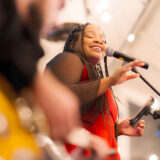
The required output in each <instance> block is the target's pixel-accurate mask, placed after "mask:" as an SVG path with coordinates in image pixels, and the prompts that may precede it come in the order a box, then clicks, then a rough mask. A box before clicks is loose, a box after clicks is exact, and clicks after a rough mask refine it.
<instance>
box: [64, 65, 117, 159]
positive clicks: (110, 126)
mask: <svg viewBox="0 0 160 160" xmlns="http://www.w3.org/2000/svg"><path fill="white" fill-rule="evenodd" d="M88 80H89V77H88V73H87V69H86V66H85V65H84V69H83V73H82V78H81V81H88ZM105 96H106V97H107V99H108V100H109V113H107V114H106V109H105V108H103V110H104V115H103V113H100V114H99V115H98V117H97V119H96V121H95V123H94V124H93V125H88V124H87V123H85V122H83V127H84V128H86V129H87V130H88V131H89V132H91V133H92V134H95V135H97V136H99V137H101V138H103V139H104V140H105V141H106V142H107V143H108V144H109V145H110V147H111V148H114V149H116V151H117V152H116V154H115V155H112V156H108V157H107V158H106V160H120V155H119V153H118V149H117V142H116V139H115V123H116V120H117V116H118V110H117V105H116V103H115V101H114V97H113V95H112V92H111V90H110V89H107V90H106V92H105ZM87 115H88V113H86V114H85V115H83V117H82V119H83V118H84V119H85V117H87ZM74 149H75V147H73V146H70V145H67V150H68V151H69V152H72V150H74Z"/></svg>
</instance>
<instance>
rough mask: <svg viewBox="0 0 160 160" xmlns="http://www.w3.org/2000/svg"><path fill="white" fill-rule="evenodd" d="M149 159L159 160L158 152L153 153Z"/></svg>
mask: <svg viewBox="0 0 160 160" xmlns="http://www.w3.org/2000/svg"><path fill="white" fill-rule="evenodd" d="M149 160H158V156H157V155H156V154H151V155H150V156H149Z"/></svg>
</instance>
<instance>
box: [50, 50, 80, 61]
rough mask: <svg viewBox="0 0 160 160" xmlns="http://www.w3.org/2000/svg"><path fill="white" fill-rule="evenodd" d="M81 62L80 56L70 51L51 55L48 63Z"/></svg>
mask: <svg viewBox="0 0 160 160" xmlns="http://www.w3.org/2000/svg"><path fill="white" fill-rule="evenodd" d="M60 62H63V63H64V62H65V63H80V64H81V63H82V62H81V59H80V57H79V56H78V55H77V54H76V53H72V52H63V53H59V54H57V55H56V56H55V57H53V58H52V59H51V60H50V61H49V63H48V64H50V63H60Z"/></svg>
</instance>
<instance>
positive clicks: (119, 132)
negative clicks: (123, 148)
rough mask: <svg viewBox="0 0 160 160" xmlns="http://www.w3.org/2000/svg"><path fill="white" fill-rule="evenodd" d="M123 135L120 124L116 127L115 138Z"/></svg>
mask: <svg viewBox="0 0 160 160" xmlns="http://www.w3.org/2000/svg"><path fill="white" fill-rule="evenodd" d="M121 135H123V132H122V127H121V124H118V125H117V136H121Z"/></svg>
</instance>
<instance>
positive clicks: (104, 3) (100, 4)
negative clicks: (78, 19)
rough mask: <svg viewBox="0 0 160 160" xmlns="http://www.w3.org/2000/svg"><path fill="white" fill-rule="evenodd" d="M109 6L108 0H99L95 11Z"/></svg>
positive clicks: (100, 10)
mask: <svg viewBox="0 0 160 160" xmlns="http://www.w3.org/2000/svg"><path fill="white" fill-rule="evenodd" d="M108 7H109V3H108V0H101V1H100V2H98V5H97V12H98V13H100V12H102V11H103V10H105V9H107V8H108Z"/></svg>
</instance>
